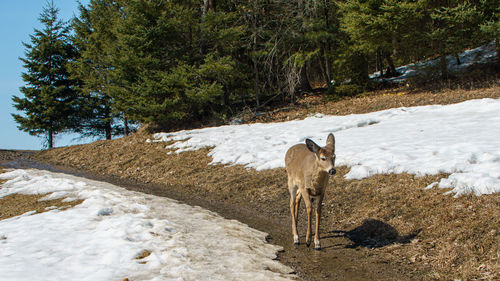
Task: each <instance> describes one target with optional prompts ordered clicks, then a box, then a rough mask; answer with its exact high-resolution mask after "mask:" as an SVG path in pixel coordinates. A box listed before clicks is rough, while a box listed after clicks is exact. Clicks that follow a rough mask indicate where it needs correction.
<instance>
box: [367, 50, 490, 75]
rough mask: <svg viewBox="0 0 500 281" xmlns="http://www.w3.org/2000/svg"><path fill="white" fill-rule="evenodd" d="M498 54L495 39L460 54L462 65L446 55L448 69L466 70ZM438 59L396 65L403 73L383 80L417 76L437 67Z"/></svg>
mask: <svg viewBox="0 0 500 281" xmlns="http://www.w3.org/2000/svg"><path fill="white" fill-rule="evenodd" d="M496 56H497V53H496V50H495V41H493V42H491V43H489V44H486V45H483V46H480V47H477V48H474V49H470V50H466V51H464V52H462V53H460V54H458V57H459V59H460V65H458V64H457V60H456V58H455V56H446V61H447V62H448V70H449V71H450V72H452V73H455V72H460V71H464V70H466V69H467V68H468V67H470V66H471V65H473V64H482V63H488V62H492V61H493V60H494V59H495V57H496ZM438 60H439V59H434V60H426V61H421V62H418V63H412V64H408V65H403V66H400V67H396V71H397V72H398V73H401V75H400V76H397V77H392V78H383V81H388V82H394V83H400V82H404V81H406V80H407V79H408V78H410V77H413V76H416V75H417V74H419V73H421V72H422V71H425V69H426V68H429V67H430V68H433V67H434V68H435V67H437V65H438ZM379 77H380V72H375V73H373V74H371V75H370V78H372V79H375V78H377V79H378V78H379Z"/></svg>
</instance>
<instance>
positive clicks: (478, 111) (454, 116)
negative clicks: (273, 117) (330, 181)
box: [152, 99, 500, 196]
mask: <svg viewBox="0 0 500 281" xmlns="http://www.w3.org/2000/svg"><path fill="white" fill-rule="evenodd" d="M330 132H334V134H335V137H336V156H337V160H336V165H337V166H338V165H341V166H342V165H346V166H348V167H350V168H351V169H350V171H349V173H347V174H346V175H345V177H346V178H347V179H353V180H355V179H362V178H366V177H369V176H371V175H374V174H389V173H403V172H406V173H410V174H414V175H417V176H424V175H434V174H440V173H447V174H450V175H449V176H448V177H447V178H443V179H441V181H440V182H438V183H434V184H433V185H432V186H436V185H437V186H439V187H441V188H452V190H451V191H450V192H452V193H455V195H456V196H460V195H462V194H470V193H472V194H475V195H482V194H491V193H497V192H500V149H499V148H500V99H481V100H470V101H466V102H462V103H458V104H453V105H445V106H442V105H430V106H420V107H410V108H405V107H401V108H395V109H389V110H384V111H378V112H373V113H368V114H354V115H348V116H325V115H321V114H317V115H316V116H313V117H309V118H306V119H304V120H294V121H289V122H283V123H270V124H261V123H258V124H246V125H228V126H221V127H213V128H205V129H198V130H185V131H179V132H174V133H158V134H155V135H153V140H152V141H153V142H158V141H176V142H175V143H174V144H171V145H168V146H166V148H167V149H171V150H176V152H177V153H181V152H183V151H187V150H197V149H200V148H203V147H213V149H212V150H211V152H210V153H209V155H211V156H212V157H213V162H212V164H216V163H219V164H229V165H235V164H239V165H244V166H246V167H248V168H254V169H256V170H263V169H272V168H278V167H284V155H285V153H286V150H287V149H288V148H289V147H290V146H292V145H294V144H296V143H303V142H304V140H305V139H306V138H311V139H313V140H315V141H316V142H317V143H318V144H320V145H324V143H325V141H326V137H327V135H328V133H330Z"/></svg>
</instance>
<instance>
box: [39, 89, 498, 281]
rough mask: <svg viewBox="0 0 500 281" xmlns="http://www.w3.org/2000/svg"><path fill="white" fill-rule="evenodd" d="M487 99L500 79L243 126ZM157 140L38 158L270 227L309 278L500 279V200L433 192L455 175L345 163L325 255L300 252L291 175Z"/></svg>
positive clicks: (310, 99) (331, 194)
mask: <svg viewBox="0 0 500 281" xmlns="http://www.w3.org/2000/svg"><path fill="white" fill-rule="evenodd" d="M487 97H488V98H499V97H500V86H499V85H498V81H497V82H496V84H493V85H492V86H490V87H487V88H483V89H477V90H444V91H437V92H419V93H409V92H405V91H394V90H391V91H386V92H377V93H371V94H367V95H365V96H362V97H357V98H351V99H346V100H342V101H337V102H333V101H326V100H324V99H322V98H321V97H318V96H306V97H304V98H303V99H301V100H300V101H299V102H298V105H296V106H294V107H288V108H284V109H279V110H274V111H272V112H269V113H268V114H265V115H260V116H257V117H254V116H250V115H249V116H242V120H243V121H244V122H276V121H285V120H291V119H302V118H304V117H307V116H308V115H310V114H316V113H322V114H337V115H347V114H352V113H366V112H372V111H377V110H382V109H388V108H393V107H401V106H406V107H407V106H415V105H427V104H451V103H457V102H460V101H464V100H469V99H478V98H487ZM149 138H151V135H150V134H149V133H147V132H146V130H144V129H143V130H140V131H139V132H138V133H136V134H134V135H132V136H129V137H125V138H122V139H116V140H112V141H97V142H94V143H91V144H88V145H77V146H70V147H63V148H58V149H53V150H50V151H45V152H41V153H39V154H38V155H37V156H36V157H37V159H39V161H43V162H47V163H51V164H57V165H61V166H64V167H72V168H73V169H76V171H79V172H81V171H85V172H86V173H90V174H94V175H97V176H98V177H104V178H107V179H109V180H113V181H117V182H122V183H124V185H125V186H128V187H129V188H132V189H136V190H141V191H145V192H148V193H153V194H158V195H166V196H170V197H173V198H175V199H179V200H181V201H184V202H186V203H190V204H196V205H201V206H203V207H206V208H209V209H211V210H215V211H217V212H219V213H220V214H222V215H223V216H226V217H229V218H235V219H238V220H240V221H242V222H244V223H247V224H249V225H250V226H251V227H254V228H257V229H259V230H263V231H265V232H267V233H269V234H270V238H271V242H272V243H276V244H279V245H282V246H284V248H285V251H284V252H283V253H282V254H281V256H280V260H281V261H282V262H284V263H285V264H287V265H290V266H292V267H293V268H294V269H296V271H297V272H298V274H299V276H300V277H302V278H304V279H306V280H308V279H309V280H317V279H320V278H329V279H340V280H341V279H351V280H355V279H357V280H362V279H365V280H366V279H384V280H391V279H392V280H421V279H424V280H434V279H454V278H459V279H495V277H498V276H499V273H500V267H499V260H498V253H499V251H500V248H499V246H498V243H497V242H498V239H499V231H500V229H499V226H500V216H499V215H498V210H499V209H500V197H499V196H498V194H493V195H483V196H480V197H476V196H472V195H466V196H460V197H458V198H453V197H452V196H451V195H444V193H445V192H446V190H443V189H437V188H432V189H430V190H424V189H423V188H424V187H426V186H428V185H429V184H431V183H433V182H436V181H438V180H439V179H440V178H442V177H445V176H446V175H434V176H425V177H415V176H413V175H409V174H404V173H403V174H390V175H375V176H372V177H369V178H364V179H361V180H346V179H345V178H344V175H345V174H346V173H347V172H348V171H349V169H348V168H347V167H339V168H338V170H337V171H338V175H337V176H335V177H334V178H333V180H331V181H330V184H329V186H328V190H327V194H326V198H325V202H324V212H323V220H322V228H323V231H322V233H321V236H322V242H323V244H324V245H323V246H324V248H325V249H324V250H323V251H321V252H320V253H316V252H314V251H312V250H311V249H307V248H305V246H301V247H299V248H293V247H291V235H290V234H289V210H288V191H287V189H286V188H285V187H284V186H285V182H286V174H285V171H284V169H282V168H278V169H272V170H262V171H256V170H254V169H246V168H244V167H242V166H222V165H208V164H209V163H210V162H211V161H212V159H211V157H209V156H207V154H208V152H209V150H210V149H201V150H197V151H188V152H184V153H181V154H176V153H171V154H169V153H168V150H165V146H166V144H165V143H154V142H153V143H147V142H146V140H147V139H149ZM300 220H304V214H302V215H301V217H300ZM300 225H301V226H303V225H304V224H303V223H301V224H300ZM301 233H303V231H302V232H301Z"/></svg>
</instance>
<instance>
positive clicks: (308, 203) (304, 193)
mask: <svg viewBox="0 0 500 281" xmlns="http://www.w3.org/2000/svg"><path fill="white" fill-rule="evenodd" d="M301 193H302V197H303V198H304V203H305V204H306V212H307V233H306V245H307V246H308V247H309V245H310V244H311V211H312V208H311V207H312V206H311V196H310V195H309V189H304V190H303V191H302V192H301Z"/></svg>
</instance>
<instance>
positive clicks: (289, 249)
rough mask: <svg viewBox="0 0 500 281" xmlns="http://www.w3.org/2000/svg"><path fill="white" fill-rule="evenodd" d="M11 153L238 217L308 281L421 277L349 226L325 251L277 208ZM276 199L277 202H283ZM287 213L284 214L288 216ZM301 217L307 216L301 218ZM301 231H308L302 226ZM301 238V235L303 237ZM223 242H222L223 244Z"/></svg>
mask: <svg viewBox="0 0 500 281" xmlns="http://www.w3.org/2000/svg"><path fill="white" fill-rule="evenodd" d="M6 153H8V154H9V156H8V157H1V156H0V159H2V160H0V166H3V167H6V168H36V169H44V170H49V171H53V172H62V173H67V174H72V175H76V176H82V177H85V178H89V179H93V180H99V181H106V182H109V183H112V184H115V185H119V186H122V187H125V188H127V189H129V190H134V191H139V192H144V193H148V194H154V195H157V196H165V197H169V198H172V199H176V200H179V201H181V202H184V203H186V204H190V205H198V206H201V207H203V208H206V209H209V210H211V211H214V212H217V213H218V214H220V215H222V216H223V217H225V218H228V219H236V220H238V221H241V222H243V223H246V224H248V225H249V226H251V227H253V228H256V229H259V230H261V231H264V232H267V233H269V242H270V243H273V244H277V245H280V246H282V247H283V248H284V251H282V252H281V253H280V255H279V260H280V261H281V262H282V263H284V264H286V265H289V266H291V267H292V268H294V269H295V270H296V273H297V275H298V276H299V277H300V278H301V279H304V280H420V279H421V278H419V276H420V275H421V274H420V273H419V272H418V271H414V270H413V269H411V268H410V267H408V266H402V265H401V264H391V263H390V262H389V261H388V260H385V259H381V258H380V255H373V254H372V253H371V252H372V251H374V250H373V249H369V248H366V247H352V245H353V241H352V240H351V239H349V238H347V237H346V236H345V235H344V232H345V231H346V230H339V229H328V230H327V231H326V230H325V231H326V232H323V234H322V240H321V241H322V246H323V249H322V250H321V251H316V250H314V249H313V248H312V247H310V248H308V247H306V246H305V245H304V244H302V245H299V246H293V245H292V240H291V234H290V229H289V228H290V227H289V219H288V217H286V216H284V215H276V214H275V213H274V212H273V211H272V209H273V206H272V205H269V206H262V205H259V204H253V203H250V202H248V203H247V204H242V203H240V204H238V205H234V204H231V203H228V202H224V201H220V200H218V199H217V198H210V197H207V196H206V195H203V196H198V195H197V194H192V193H191V194H188V193H186V192H179V188H172V186H170V187H168V188H166V187H165V186H164V185H158V184H152V183H148V184H146V183H141V182H134V181H131V180H124V179H121V178H117V177H112V176H104V175H97V174H94V173H89V172H84V171H82V170H79V169H78V170H77V169H74V168H71V167H64V166H57V165H49V164H47V163H42V162H40V161H37V160H34V158H33V157H32V155H31V154H30V153H26V152H22V153H15V152H12V151H8V152H7V151H0V155H4V156H5V154H6ZM282 203H283V202H277V203H276V204H282ZM285 217H286V218H285ZM302 219H304V218H303V217H302ZM302 233H304V231H303V229H302ZM302 241H303V237H302ZM223 244H224V241H221V246H223Z"/></svg>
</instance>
